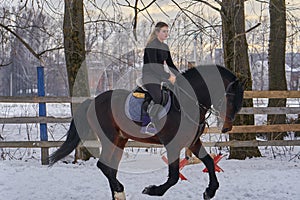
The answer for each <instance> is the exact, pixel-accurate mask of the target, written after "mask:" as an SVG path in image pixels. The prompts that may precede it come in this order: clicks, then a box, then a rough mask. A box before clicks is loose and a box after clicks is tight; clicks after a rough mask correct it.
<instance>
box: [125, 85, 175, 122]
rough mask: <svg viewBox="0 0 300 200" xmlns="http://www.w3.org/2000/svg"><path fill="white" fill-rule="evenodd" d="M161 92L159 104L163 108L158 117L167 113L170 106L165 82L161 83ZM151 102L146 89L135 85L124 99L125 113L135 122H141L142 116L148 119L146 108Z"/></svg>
mask: <svg viewBox="0 0 300 200" xmlns="http://www.w3.org/2000/svg"><path fill="white" fill-rule="evenodd" d="M161 93H162V102H161V105H162V106H163V107H164V109H163V110H162V111H161V112H160V113H159V114H158V116H159V118H160V119H161V118H163V117H164V116H165V115H166V114H167V113H168V111H169V110H170V107H171V100H170V99H171V98H170V92H169V89H168V87H167V85H166V84H162V89H161ZM151 103H153V101H152V97H151V95H150V94H149V93H148V92H147V90H146V89H144V88H142V87H140V86H137V87H136V88H135V89H134V90H133V91H132V92H131V93H130V94H129V95H128V97H127V99H126V102H125V113H126V115H127V117H128V118H129V119H131V120H133V121H136V122H142V121H143V117H146V118H149V121H150V117H149V115H148V112H147V109H148V107H149V105H150V104H151ZM144 120H145V118H144Z"/></svg>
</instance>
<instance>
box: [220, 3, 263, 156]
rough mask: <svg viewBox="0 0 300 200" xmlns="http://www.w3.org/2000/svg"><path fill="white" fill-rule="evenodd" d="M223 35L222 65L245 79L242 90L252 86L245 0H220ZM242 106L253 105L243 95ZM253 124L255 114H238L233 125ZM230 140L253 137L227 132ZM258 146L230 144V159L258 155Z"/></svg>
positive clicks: (250, 138) (250, 134)
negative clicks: (233, 145) (232, 145)
mask: <svg viewBox="0 0 300 200" xmlns="http://www.w3.org/2000/svg"><path fill="white" fill-rule="evenodd" d="M222 37H223V49H224V63H225V66H226V67H227V68H228V69H230V70H231V71H233V72H234V73H235V74H236V75H237V77H238V78H239V79H240V80H241V81H247V82H246V85H245V90H252V81H251V74H250V67H249V58H248V44H247V41H246V35H245V14H244V0H223V1H222ZM243 107H253V103H252V100H250V99H245V100H244V103H243ZM246 124H248V125H251V124H254V115H238V116H237V118H236V119H235V122H234V125H246ZM229 139H230V140H240V141H243V140H255V139H256V135H255V134H253V133H237V134H229ZM260 156H261V154H260V152H259V150H258V147H231V148H230V156H229V158H231V159H245V158H247V157H249V158H251V157H260Z"/></svg>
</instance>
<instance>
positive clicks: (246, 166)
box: [0, 149, 300, 200]
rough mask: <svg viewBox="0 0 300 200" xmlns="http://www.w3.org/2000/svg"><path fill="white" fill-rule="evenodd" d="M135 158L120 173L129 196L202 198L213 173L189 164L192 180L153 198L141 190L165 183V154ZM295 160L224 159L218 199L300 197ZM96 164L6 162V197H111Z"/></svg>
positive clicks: (2, 173)
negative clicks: (47, 164)
mask: <svg viewBox="0 0 300 200" xmlns="http://www.w3.org/2000/svg"><path fill="white" fill-rule="evenodd" d="M298 150H299V149H298ZM294 151H295V150H294ZM294 153H297V152H296V151H295V152H294ZM294 155H296V154H294ZM129 157H130V159H129V158H128V155H126V154H125V156H124V159H123V160H122V163H121V167H120V173H119V179H120V181H121V182H122V183H123V184H124V186H125V191H126V197H127V199H128V200H150V199H153V200H154V199H161V200H185V199H202V193H203V191H204V189H205V188H206V186H207V184H208V182H207V181H208V175H207V174H206V173H203V172H202V169H203V168H204V166H203V164H196V165H189V166H186V167H185V168H184V169H183V170H182V171H181V172H182V173H183V174H184V175H185V176H186V177H187V178H188V181H179V182H178V183H177V185H175V186H174V187H172V188H171V189H170V190H169V191H167V193H166V194H165V195H164V196H163V197H151V196H147V195H144V194H142V193H141V192H142V190H143V188H144V187H145V186H148V185H151V184H161V183H163V182H164V181H165V180H166V178H167V168H166V165H165V164H164V163H163V161H162V160H161V156H160V154H159V153H157V154H154V153H141V152H140V153H138V154H134V155H131V156H129ZM291 158H292V157H290V156H283V157H278V158H276V159H272V158H270V157H264V158H256V159H247V160H244V161H239V160H227V159H225V158H224V159H223V160H221V161H220V162H219V165H220V167H221V168H222V169H223V170H224V172H221V173H218V174H217V176H218V178H219V182H220V188H219V190H218V191H217V194H216V197H215V198H214V199H216V200H224V199H230V200H232V199H234V200H239V199H241V200H248V199H249V200H250V199H251V200H253V199H259V200H265V199H266V200H269V199H270V200H276V199H278V200H282V199H288V200H297V199H299V198H300V190H299V177H300V157H295V158H294V159H292V160H291ZM69 159H71V157H69ZM289 160H290V161H289ZM95 164H96V160H94V159H93V160H90V161H88V162H80V163H79V164H65V163H63V162H59V163H58V164H56V165H55V166H54V167H52V168H48V167H47V166H42V165H41V164H40V163H39V161H37V160H34V159H29V160H27V162H25V161H24V160H22V161H17V160H10V161H8V160H5V161H0V169H1V170H0V177H1V178H0V180H1V181H0V191H1V199H3V200H32V199H39V200H49V199H57V200H62V199H73V200H83V199H88V200H94V199H95V200H96V199H97V200H99V199H101V200H102V199H104V200H106V199H110V190H109V187H108V182H107V180H106V178H105V177H104V175H103V174H102V173H101V172H100V171H99V170H98V168H97V167H96V166H95Z"/></svg>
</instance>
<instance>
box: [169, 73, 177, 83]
mask: <svg viewBox="0 0 300 200" xmlns="http://www.w3.org/2000/svg"><path fill="white" fill-rule="evenodd" d="M168 80H169V81H170V82H171V83H172V84H173V85H174V83H175V81H176V76H174V75H173V74H171V75H170V78H169V79H168Z"/></svg>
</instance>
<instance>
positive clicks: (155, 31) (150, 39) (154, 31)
mask: <svg viewBox="0 0 300 200" xmlns="http://www.w3.org/2000/svg"><path fill="white" fill-rule="evenodd" d="M162 27H169V25H168V24H167V23H165V22H158V23H157V24H156V25H155V27H154V30H153V31H152V33H151V35H150V36H149V39H148V41H147V45H148V44H149V43H150V42H152V41H153V40H154V39H155V38H157V35H156V33H158V32H159V31H160V29H161V28H162Z"/></svg>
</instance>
